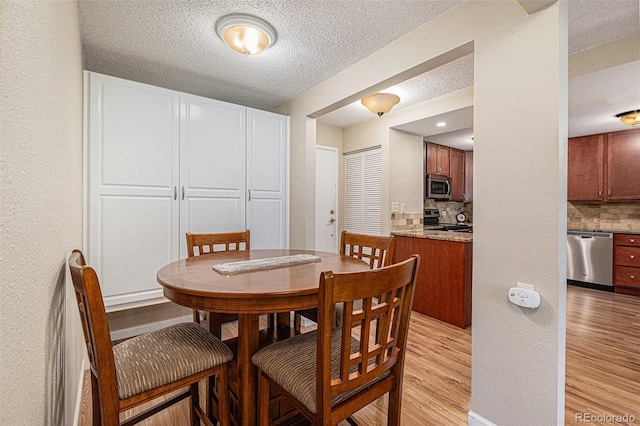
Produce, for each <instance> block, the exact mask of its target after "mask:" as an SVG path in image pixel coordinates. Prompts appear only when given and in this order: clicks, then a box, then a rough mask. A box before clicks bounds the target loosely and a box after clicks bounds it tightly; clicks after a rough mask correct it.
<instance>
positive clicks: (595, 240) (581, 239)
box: [567, 231, 613, 286]
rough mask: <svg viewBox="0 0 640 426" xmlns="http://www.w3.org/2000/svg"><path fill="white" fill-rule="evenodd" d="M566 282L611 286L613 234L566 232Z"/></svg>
mask: <svg viewBox="0 0 640 426" xmlns="http://www.w3.org/2000/svg"><path fill="white" fill-rule="evenodd" d="M567 280H573V281H581V282H583V283H588V284H598V285H605V286H613V234H611V233H607V232H578V231H568V232H567Z"/></svg>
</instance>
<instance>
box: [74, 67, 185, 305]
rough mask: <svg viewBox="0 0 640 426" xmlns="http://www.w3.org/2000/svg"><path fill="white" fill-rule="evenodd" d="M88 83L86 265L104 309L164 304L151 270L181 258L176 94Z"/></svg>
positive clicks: (122, 83)
mask: <svg viewBox="0 0 640 426" xmlns="http://www.w3.org/2000/svg"><path fill="white" fill-rule="evenodd" d="M85 77H86V78H87V79H88V84H87V87H88V89H89V90H88V92H87V93H86V97H87V98H86V100H85V102H86V105H87V109H86V111H87V113H88V114H87V120H88V126H87V135H86V136H87V160H88V169H87V177H88V191H87V198H88V204H89V209H88V212H87V223H88V228H89V230H88V237H87V248H88V250H87V253H86V255H87V256H88V259H87V261H88V263H89V264H90V265H91V266H92V267H94V268H95V269H96V271H97V273H98V276H99V278H100V281H101V284H102V293H103V296H104V300H105V305H106V307H107V310H110V307H113V306H117V305H118V306H136V304H137V303H139V302H140V301H147V302H146V303H148V301H149V300H152V299H160V300H162V289H161V287H160V285H159V284H158V283H157V281H156V276H155V273H156V272H157V271H158V269H160V268H161V267H162V266H164V265H166V264H167V263H170V262H172V261H174V260H176V259H177V258H178V244H177V232H178V228H177V224H178V204H177V200H175V193H176V190H177V188H176V186H177V182H178V137H179V127H178V126H179V120H178V113H179V112H178V107H179V102H178V93H177V92H173V91H170V90H165V89H161V88H158V87H153V86H147V85H144V84H139V83H134V82H129V81H126V80H122V79H118V78H113V77H109V76H105V75H101V74H95V73H85Z"/></svg>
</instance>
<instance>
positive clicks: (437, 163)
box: [426, 142, 450, 176]
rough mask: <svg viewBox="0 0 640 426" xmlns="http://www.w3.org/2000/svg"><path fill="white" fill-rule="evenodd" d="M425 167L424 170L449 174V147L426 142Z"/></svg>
mask: <svg viewBox="0 0 640 426" xmlns="http://www.w3.org/2000/svg"><path fill="white" fill-rule="evenodd" d="M426 145H427V168H426V172H427V174H429V173H434V174H438V175H445V176H449V171H450V169H449V147H447V146H443V145H438V144H435V143H431V142H426Z"/></svg>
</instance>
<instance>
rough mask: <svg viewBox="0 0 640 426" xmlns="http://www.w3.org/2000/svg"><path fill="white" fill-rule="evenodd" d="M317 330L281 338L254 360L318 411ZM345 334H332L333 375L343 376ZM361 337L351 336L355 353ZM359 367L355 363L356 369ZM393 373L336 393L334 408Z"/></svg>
mask: <svg viewBox="0 0 640 426" xmlns="http://www.w3.org/2000/svg"><path fill="white" fill-rule="evenodd" d="M317 336H318V334H317V331H316V330H314V331H312V332H309V333H305V334H300V335H297V336H294V337H292V338H290V339H286V340H281V341H279V342H276V343H274V344H272V345H269V346H267V347H266V348H263V349H261V350H260V351H258V352H256V353H255V354H254V355H253V357H252V358H251V361H253V363H254V364H255V365H256V366H257V367H258V368H260V369H261V370H262V371H263V372H264V373H266V374H267V375H268V376H269V377H270V378H271V379H272V380H273V381H275V382H276V383H278V384H279V385H280V386H281V387H282V388H283V389H284V390H286V391H287V392H288V393H290V394H291V395H292V396H293V397H294V398H296V399H297V400H298V401H300V402H301V403H303V404H304V405H305V406H306V407H307V408H308V409H309V411H311V412H312V413H316V361H317V359H316V358H317V355H316V353H317V352H316V350H317ZM341 337H342V333H341V332H340V330H339V329H334V330H333V333H332V335H331V377H332V378H337V377H339V363H340V339H341ZM359 344H360V342H358V340H357V339H355V338H353V337H352V338H351V352H352V353H355V352H357V350H358V345H359ZM356 368H357V366H355V365H354V366H353V368H352V369H353V371H355V369H356ZM388 374H389V372H388V371H387V372H385V374H383V375H381V376H379V377H378V378H377V379H376V380H374V381H371V382H369V383H367V384H365V385H363V386H361V387H359V388H357V389H354V390H353V391H350V392H345V393H343V394H340V395H336V396H335V397H333V398H332V399H331V406H332V407H334V406H336V405H338V404H339V403H341V402H343V401H345V400H346V399H347V398H349V397H350V396H352V395H354V394H356V393H357V392H359V391H361V390H363V389H365V388H367V387H368V386H371V385H372V384H374V383H376V382H378V381H379V380H382V379H383V378H384V377H386V376H387V375H388Z"/></svg>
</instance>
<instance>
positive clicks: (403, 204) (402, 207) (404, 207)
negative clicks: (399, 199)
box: [400, 203, 407, 213]
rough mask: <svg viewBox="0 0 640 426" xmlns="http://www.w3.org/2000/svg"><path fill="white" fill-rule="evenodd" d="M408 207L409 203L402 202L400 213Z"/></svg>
mask: <svg viewBox="0 0 640 426" xmlns="http://www.w3.org/2000/svg"><path fill="white" fill-rule="evenodd" d="M406 208H407V203H400V213H404V211H405V209H406Z"/></svg>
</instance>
